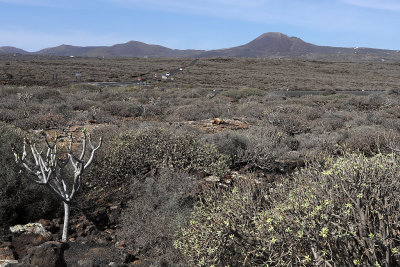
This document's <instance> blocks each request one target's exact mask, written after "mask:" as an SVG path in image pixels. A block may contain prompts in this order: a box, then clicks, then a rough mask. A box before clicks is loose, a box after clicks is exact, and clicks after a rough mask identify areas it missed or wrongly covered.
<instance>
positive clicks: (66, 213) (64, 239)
mask: <svg viewBox="0 0 400 267" xmlns="http://www.w3.org/2000/svg"><path fill="white" fill-rule="evenodd" d="M68 223H69V203H66V202H64V227H63V234H62V242H67V241H68V240H67V238H68Z"/></svg>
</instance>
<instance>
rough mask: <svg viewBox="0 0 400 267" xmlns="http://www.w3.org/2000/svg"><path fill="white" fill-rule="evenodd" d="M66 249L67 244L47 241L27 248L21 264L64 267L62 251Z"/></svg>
mask: <svg viewBox="0 0 400 267" xmlns="http://www.w3.org/2000/svg"><path fill="white" fill-rule="evenodd" d="M68 248H69V246H68V244H67V243H63V242H58V241H48V242H45V243H43V244H41V245H39V246H35V247H30V248H28V250H27V254H26V256H25V257H24V258H23V259H22V262H24V263H26V264H31V265H37V266H40V267H66V266H67V264H66V262H65V260H64V251H65V250H66V249H68Z"/></svg>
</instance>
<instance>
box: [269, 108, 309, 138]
mask: <svg viewBox="0 0 400 267" xmlns="http://www.w3.org/2000/svg"><path fill="white" fill-rule="evenodd" d="M293 111H294V110H279V109H278V110H276V111H274V112H271V113H269V114H268V115H267V118H268V121H269V123H271V124H272V125H274V126H277V127H278V128H279V129H282V131H284V132H285V133H287V134H289V135H295V134H300V133H305V132H308V131H309V130H310V129H309V125H308V123H307V121H306V120H305V118H304V115H303V114H301V113H295V112H293Z"/></svg>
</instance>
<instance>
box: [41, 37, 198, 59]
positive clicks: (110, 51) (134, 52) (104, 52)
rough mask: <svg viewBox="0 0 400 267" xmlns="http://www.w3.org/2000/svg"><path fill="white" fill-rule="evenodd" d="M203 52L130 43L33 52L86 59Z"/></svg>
mask: <svg viewBox="0 0 400 267" xmlns="http://www.w3.org/2000/svg"><path fill="white" fill-rule="evenodd" d="M201 52H204V50H178V49H170V48H167V47H164V46H160V45H149V44H145V43H142V42H137V41H130V42H127V43H124V44H116V45H113V46H86V47H80V46H71V45H60V46H57V47H51V48H46V49H43V50H40V51H38V52H35V54H38V55H54V56H86V57H145V56H147V57H195V56H197V55H199V54H200V53H201Z"/></svg>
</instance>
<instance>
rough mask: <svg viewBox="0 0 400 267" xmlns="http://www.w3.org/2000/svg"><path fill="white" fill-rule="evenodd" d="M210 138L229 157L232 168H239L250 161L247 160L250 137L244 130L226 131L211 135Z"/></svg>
mask: <svg viewBox="0 0 400 267" xmlns="http://www.w3.org/2000/svg"><path fill="white" fill-rule="evenodd" d="M208 139H209V140H210V141H211V142H212V143H213V144H215V146H216V147H217V149H218V151H219V152H220V153H222V154H224V155H227V156H228V157H229V161H230V168H231V169H235V168H239V167H241V166H243V165H245V164H247V163H248V162H247V161H246V160H245V155H246V150H247V148H248V145H249V142H250V139H249V136H248V135H247V134H246V133H245V132H243V131H225V132H222V133H217V134H213V135H210V136H209V137H208Z"/></svg>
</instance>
